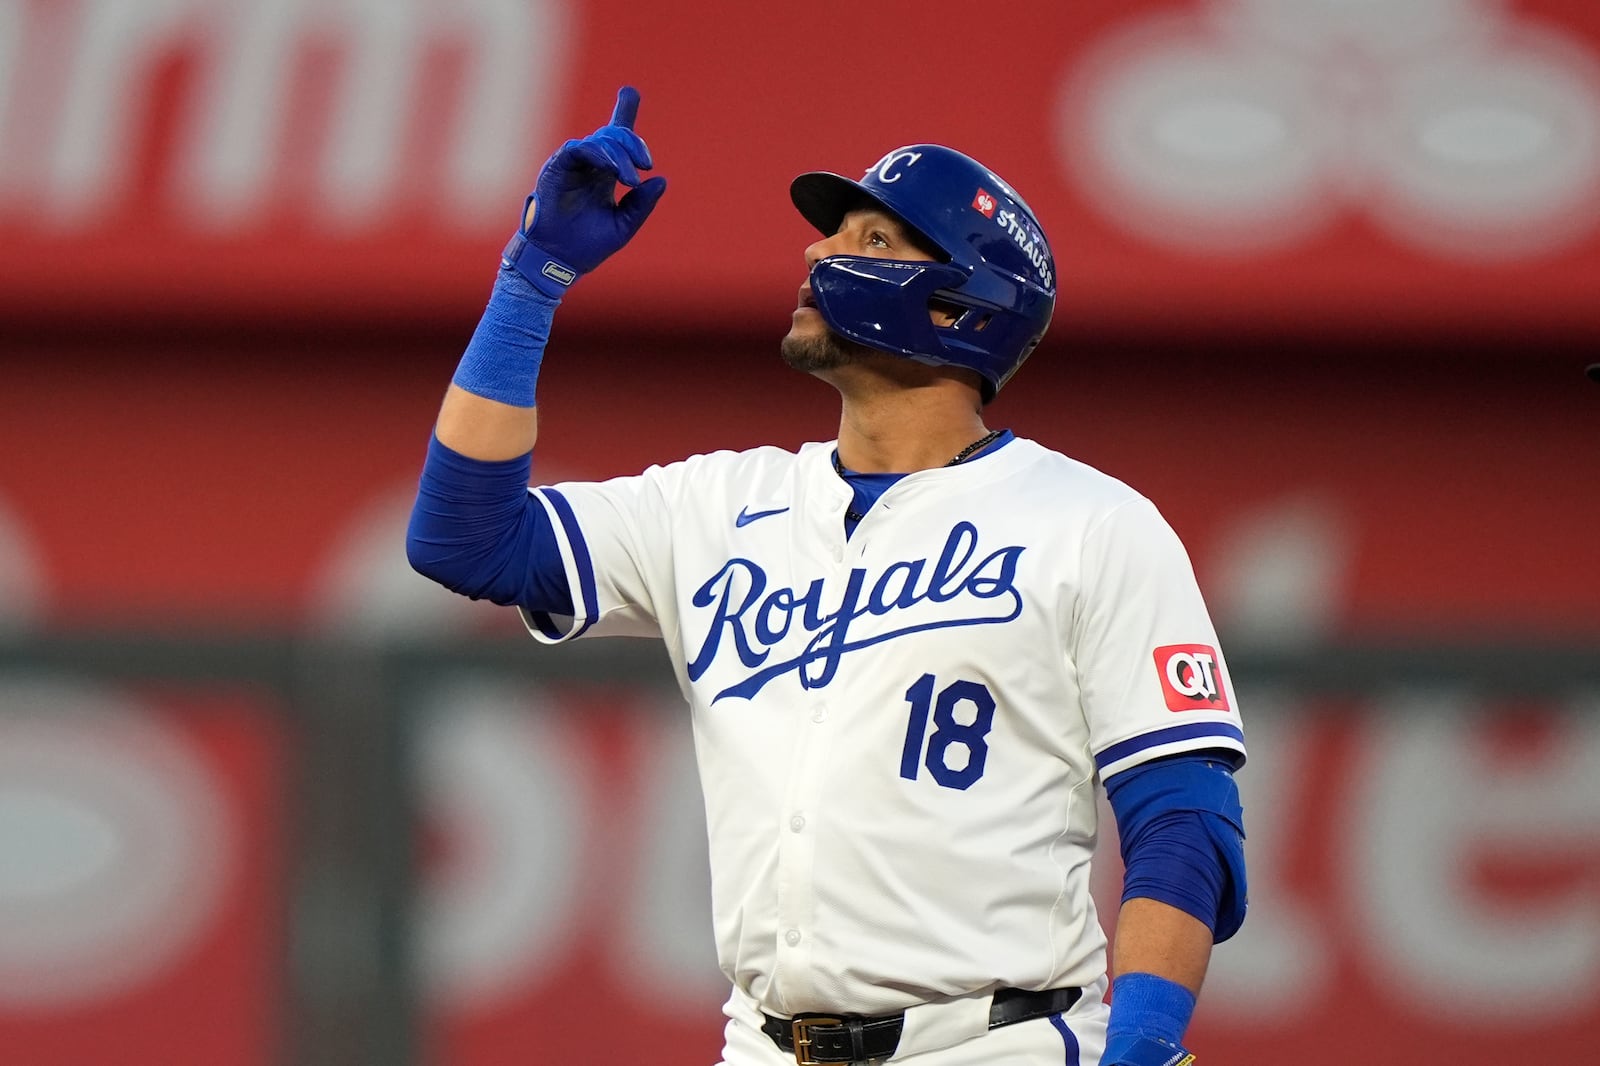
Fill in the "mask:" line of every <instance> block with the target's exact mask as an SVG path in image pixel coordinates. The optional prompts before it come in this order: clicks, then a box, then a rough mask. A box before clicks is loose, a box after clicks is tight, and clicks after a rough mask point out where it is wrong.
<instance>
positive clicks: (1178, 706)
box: [1155, 644, 1232, 711]
mask: <svg viewBox="0 0 1600 1066" xmlns="http://www.w3.org/2000/svg"><path fill="white" fill-rule="evenodd" d="M1155 660H1156V676H1157V677H1159V678H1160V679H1161V693H1162V695H1164V696H1165V697H1166V699H1167V710H1169V711H1227V710H1231V709H1232V708H1230V707H1229V706H1228V690H1227V687H1226V686H1225V685H1224V684H1223V679H1222V661H1221V656H1219V655H1218V654H1217V649H1216V648H1213V647H1211V646H1210V645H1209V644H1167V645H1164V646H1163V647H1160V648H1157V649H1156V652H1155Z"/></svg>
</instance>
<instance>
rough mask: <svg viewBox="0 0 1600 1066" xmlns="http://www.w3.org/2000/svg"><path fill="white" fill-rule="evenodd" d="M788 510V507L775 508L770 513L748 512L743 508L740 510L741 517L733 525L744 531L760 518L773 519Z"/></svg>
mask: <svg viewBox="0 0 1600 1066" xmlns="http://www.w3.org/2000/svg"><path fill="white" fill-rule="evenodd" d="M788 509H789V508H787V507H774V508H773V509H772V510H770V511H747V510H745V509H744V508H742V507H741V508H739V516H738V517H737V518H735V519H734V520H733V524H734V525H736V526H738V527H739V528H740V529H743V528H744V527H745V526H747V525H749V524H750V523H751V522H754V521H755V520H756V519H758V518H771V517H772V516H773V515H775V514H782V513H783V512H785V511H787V510H788Z"/></svg>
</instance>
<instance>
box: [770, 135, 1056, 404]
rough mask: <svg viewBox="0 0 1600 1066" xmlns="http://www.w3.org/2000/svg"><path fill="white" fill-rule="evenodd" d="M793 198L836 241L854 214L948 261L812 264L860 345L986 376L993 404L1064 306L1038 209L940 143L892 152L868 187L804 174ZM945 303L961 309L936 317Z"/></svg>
mask: <svg viewBox="0 0 1600 1066" xmlns="http://www.w3.org/2000/svg"><path fill="white" fill-rule="evenodd" d="M789 193H790V197H791V198H792V199H793V200H794V204H795V206H796V207H797V208H798V209H799V211H800V213H801V214H802V215H803V216H805V218H806V220H807V221H809V222H810V223H811V224H812V225H813V226H815V227H816V228H817V229H818V231H820V232H821V233H822V234H823V235H824V236H832V235H833V234H834V233H836V232H837V231H838V228H839V224H840V222H841V221H842V220H843V219H844V216H845V215H846V214H848V213H849V212H850V211H852V210H855V209H857V208H861V207H878V208H881V209H884V210H886V211H888V212H889V213H890V214H892V215H894V216H895V217H897V218H899V219H900V220H901V221H902V222H904V223H905V224H906V225H907V226H908V227H909V228H910V229H911V230H912V231H913V233H914V234H915V235H916V236H917V237H919V238H920V239H921V240H922V241H923V242H924V243H925V244H926V245H928V247H929V248H930V250H932V251H934V252H935V253H936V254H937V255H938V256H939V257H940V258H939V261H936V262H924V261H905V260H891V259H877V258H873V257H868V256H830V257H829V258H827V259H823V260H821V261H819V262H818V263H816V264H815V265H814V266H813V267H812V269H811V289H812V293H813V295H814V296H815V298H816V301H817V310H818V311H819V312H821V314H822V317H823V320H824V321H826V322H827V323H828V325H829V327H830V328H832V329H833V330H834V331H835V332H836V333H838V334H840V335H841V336H844V337H847V338H848V339H850V340H853V341H855V342H856V343H858V344H864V345H866V346H868V347H871V348H875V349H878V350H880V351H885V352H889V353H891V354H894V355H899V356H903V357H905V358H908V359H914V360H916V361H918V362H921V363H926V364H929V365H933V366H956V367H963V368H965V369H968V370H971V371H974V372H975V373H977V374H978V376H979V377H980V378H981V379H982V382H983V399H984V402H985V403H987V402H988V401H989V400H991V399H993V398H994V395H995V393H997V392H998V391H999V390H1000V387H1001V386H1002V385H1004V384H1005V383H1006V381H1008V380H1009V379H1010V378H1011V375H1012V374H1014V373H1016V371H1017V368H1018V367H1020V366H1021V365H1022V362H1023V360H1025V359H1026V358H1027V357H1028V355H1029V354H1030V353H1031V352H1032V351H1033V349H1034V347H1035V346H1036V345H1037V344H1038V343H1039V339H1040V338H1041V337H1043V336H1044V331H1045V329H1046V327H1048V326H1049V324H1050V317H1051V314H1052V313H1053V312H1054V310H1055V295H1056V288H1055V262H1054V259H1053V258H1052V257H1051V255H1050V249H1049V246H1048V244H1046V243H1045V239H1044V234H1043V233H1042V232H1041V231H1040V229H1039V224H1038V222H1037V220H1036V219H1035V218H1034V216H1033V212H1032V210H1031V209H1030V208H1029V207H1028V206H1027V204H1026V203H1024V202H1023V201H1022V198H1021V197H1020V196H1018V195H1017V194H1016V192H1015V190H1013V189H1012V188H1011V186H1010V185H1008V184H1006V182H1005V181H1004V180H1002V179H1001V178H1000V177H999V176H998V175H996V174H995V173H994V172H993V171H990V170H988V169H987V168H986V167H984V166H983V165H982V164H980V163H978V162H977V161H976V160H973V159H971V158H969V157H967V156H965V155H962V154H961V153H960V152H957V151H954V150H953V149H950V148H945V147H942V146H940V145H926V144H925V145H911V146H908V147H906V148H898V149H896V150H895V151H893V152H890V153H889V154H887V155H885V156H884V157H883V158H882V159H880V160H879V161H878V162H877V163H876V164H874V165H873V167H872V168H871V169H870V170H868V171H867V173H866V175H865V176H864V177H863V178H862V180H860V181H852V180H851V179H849V178H845V177H841V176H839V175H837V174H829V173H823V172H815V173H810V174H802V175H800V177H798V178H796V179H795V180H794V182H793V183H792V184H791V186H790V190H789ZM934 300H937V301H938V303H939V305H940V306H941V307H943V308H945V309H948V310H953V311H954V312H955V316H956V317H955V319H954V321H953V322H951V323H950V324H948V325H939V324H936V323H935V322H934V321H933V320H932V318H931V317H930V303H931V302H932V301H934Z"/></svg>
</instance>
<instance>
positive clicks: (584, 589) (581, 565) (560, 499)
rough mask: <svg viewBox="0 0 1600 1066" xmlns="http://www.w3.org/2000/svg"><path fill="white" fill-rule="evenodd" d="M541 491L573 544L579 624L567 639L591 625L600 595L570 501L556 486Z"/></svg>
mask: <svg viewBox="0 0 1600 1066" xmlns="http://www.w3.org/2000/svg"><path fill="white" fill-rule="evenodd" d="M541 492H542V493H543V495H544V498H545V499H547V500H549V501H550V506H551V507H552V508H553V509H554V510H555V512H556V518H557V519H558V520H559V521H560V522H561V528H562V531H563V532H565V533H566V535H567V543H568V544H569V545H571V547H572V561H573V564H574V565H575V566H576V567H577V570H578V603H577V605H576V606H577V607H578V608H579V611H578V618H577V622H578V625H577V628H576V629H575V630H574V631H573V632H572V633H571V634H570V635H569V637H568V639H569V640H570V639H573V638H576V637H581V636H582V635H583V633H584V630H586V629H588V628H589V627H590V626H592V625H594V623H595V622H596V620H598V618H599V617H600V603H599V599H600V598H599V596H598V595H597V594H596V592H595V582H594V560H593V559H591V558H590V556H589V545H588V542H586V541H585V540H584V539H583V530H582V528H581V527H580V526H579V525H578V516H577V515H575V514H573V513H572V504H571V503H569V502H568V501H567V498H566V497H565V496H563V495H562V494H561V493H560V492H558V491H556V490H555V489H551V488H546V489H542V490H541ZM546 621H548V619H546ZM540 628H541V630H542V629H543V628H544V627H543V625H541V626H540ZM558 635H559V634H558Z"/></svg>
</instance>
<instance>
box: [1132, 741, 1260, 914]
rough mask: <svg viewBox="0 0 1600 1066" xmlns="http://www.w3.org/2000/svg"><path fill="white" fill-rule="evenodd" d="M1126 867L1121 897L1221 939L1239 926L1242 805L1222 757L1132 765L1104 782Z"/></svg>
mask: <svg viewBox="0 0 1600 1066" xmlns="http://www.w3.org/2000/svg"><path fill="white" fill-rule="evenodd" d="M1106 795H1107V798H1109V799H1110V801H1111V807H1112V810H1113V812H1114V813H1115V814H1116V818H1117V830H1118V832H1119V834H1120V835H1121V838H1122V859H1123V864H1124V866H1125V867H1126V868H1127V875H1126V878H1125V880H1124V893H1123V898H1124V899H1130V898H1134V897H1144V898H1149V899H1156V900H1160V901H1161V902H1163V903H1167V904H1170V905H1172V906H1174V907H1177V908H1178V909H1180V910H1182V911H1185V912H1186V913H1188V914H1191V915H1193V916H1194V917H1195V918H1197V919H1199V920H1200V921H1202V922H1204V923H1205V924H1206V925H1207V926H1208V927H1209V928H1210V929H1211V931H1212V936H1213V938H1214V939H1215V940H1216V941H1217V942H1218V943H1220V942H1222V941H1224V940H1226V939H1228V938H1229V937H1230V936H1232V935H1233V934H1234V933H1236V932H1238V931H1239V927H1240V926H1241V925H1242V924H1243V923H1244V916H1245V910H1246V906H1247V897H1248V881H1247V877H1246V870H1245V860H1244V808H1243V807H1242V806H1241V805H1240V803H1239V787H1238V783H1237V782H1235V781H1234V779H1233V774H1232V772H1231V771H1230V770H1229V768H1228V766H1227V765H1226V764H1225V763H1224V762H1223V761H1221V760H1219V759H1217V758H1214V757H1212V756H1209V755H1206V754H1204V753H1197V754H1193V755H1182V756H1175V757H1172V758H1168V759H1159V760H1156V761H1154V762H1151V763H1147V764H1144V765H1142V766H1135V767H1133V768H1131V769H1128V770H1124V771H1123V772H1122V773H1120V774H1117V775H1116V776H1115V777H1113V778H1112V779H1111V780H1109V781H1108V782H1106Z"/></svg>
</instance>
